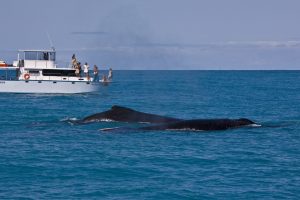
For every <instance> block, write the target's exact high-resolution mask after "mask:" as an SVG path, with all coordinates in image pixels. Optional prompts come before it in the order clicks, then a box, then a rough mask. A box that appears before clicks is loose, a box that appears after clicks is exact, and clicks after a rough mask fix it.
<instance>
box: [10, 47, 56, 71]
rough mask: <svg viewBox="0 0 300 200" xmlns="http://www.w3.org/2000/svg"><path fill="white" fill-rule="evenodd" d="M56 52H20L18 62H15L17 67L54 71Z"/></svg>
mask: <svg viewBox="0 0 300 200" xmlns="http://www.w3.org/2000/svg"><path fill="white" fill-rule="evenodd" d="M55 54H56V52H55V50H54V49H52V50H19V52H18V61H15V62H14V64H13V65H14V66H16V67H24V68H25V69H26V68H33V69H34V68H38V69H48V68H50V69H53V68H56V65H55Z"/></svg>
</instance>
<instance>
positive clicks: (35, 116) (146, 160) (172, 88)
mask: <svg viewBox="0 0 300 200" xmlns="http://www.w3.org/2000/svg"><path fill="white" fill-rule="evenodd" d="M114 81H115V82H114V83H113V84H111V85H110V86H108V87H103V88H102V89H101V91H99V93H97V94H84V95H29V94H0V117H1V120H0V124H1V129H0V199H6V198H8V199H9V198H12V199H18V198H26V199H27V198H28V199H62V198H64V199H299V198H300V105H299V103H300V72H299V71H115V73H114ZM115 104H117V105H122V106H127V107H131V108H134V109H136V110H140V111H143V112H150V113H155V114H162V115H168V116H172V117H178V118H186V119H193V118H224V117H226V118H240V117H246V118H249V119H251V120H254V121H256V122H257V123H259V124H262V125H263V126H262V127H259V128H241V129H232V130H226V131H211V132H188V131H186V132H176V131H153V132H139V131H127V132H105V133H104V132H101V131H99V129H101V128H106V127H115V126H121V125H124V126H126V125H127V124H121V123H117V122H101V123H96V124H89V125H81V126H76V125H71V124H68V123H66V122H65V121H64V119H68V118H82V117H84V116H87V115H89V114H93V113H96V112H100V111H104V110H107V109H109V108H110V107H111V106H112V105H115Z"/></svg>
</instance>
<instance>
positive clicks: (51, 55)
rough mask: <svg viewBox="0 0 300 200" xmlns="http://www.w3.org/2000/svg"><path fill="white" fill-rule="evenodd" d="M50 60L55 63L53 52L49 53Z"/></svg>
mask: <svg viewBox="0 0 300 200" xmlns="http://www.w3.org/2000/svg"><path fill="white" fill-rule="evenodd" d="M49 54H50V60H52V61H55V52H50V53H49Z"/></svg>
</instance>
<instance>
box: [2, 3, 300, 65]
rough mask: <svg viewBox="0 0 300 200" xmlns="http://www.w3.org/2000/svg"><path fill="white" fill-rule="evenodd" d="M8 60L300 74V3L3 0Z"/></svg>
mask: <svg viewBox="0 0 300 200" xmlns="http://www.w3.org/2000/svg"><path fill="white" fill-rule="evenodd" d="M0 7H1V17H0V25H1V33H0V58H3V59H5V58H7V57H8V58H9V59H12V56H15V52H11V51H15V50H17V49H37V48H38V49H39V48H49V42H48V39H47V34H46V32H48V33H49V35H50V36H51V38H52V40H53V43H54V45H55V47H56V49H57V51H58V55H57V57H58V61H60V62H69V60H70V58H71V54H72V53H73V52H74V53H76V55H77V57H78V58H79V59H80V60H81V61H82V62H85V61H87V62H89V63H90V64H98V65H100V66H107V65H110V66H113V68H115V69H300V22H299V19H300V1H299V0H72V1H67V0H49V1H44V0H26V1H25V0H9V1H5V0H0Z"/></svg>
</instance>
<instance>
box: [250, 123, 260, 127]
mask: <svg viewBox="0 0 300 200" xmlns="http://www.w3.org/2000/svg"><path fill="white" fill-rule="evenodd" d="M248 126H250V127H262V125H261V124H250V125H248Z"/></svg>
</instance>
